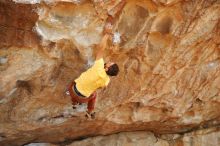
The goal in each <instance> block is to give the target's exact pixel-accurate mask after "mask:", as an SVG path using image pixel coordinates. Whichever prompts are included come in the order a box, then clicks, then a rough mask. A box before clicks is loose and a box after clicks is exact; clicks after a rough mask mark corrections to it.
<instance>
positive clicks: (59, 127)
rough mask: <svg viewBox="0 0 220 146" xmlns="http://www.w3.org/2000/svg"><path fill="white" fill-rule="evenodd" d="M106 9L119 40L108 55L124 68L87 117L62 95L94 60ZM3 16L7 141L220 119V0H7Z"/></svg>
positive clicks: (2, 129)
mask: <svg viewBox="0 0 220 146" xmlns="http://www.w3.org/2000/svg"><path fill="white" fill-rule="evenodd" d="M22 3H25V4H22ZM27 3H28V4H27ZM122 3H124V4H125V5H124V4H122ZM108 15H112V16H113V21H114V26H113V31H114V32H117V33H120V35H121V43H120V44H119V45H118V48H114V47H112V42H111V41H109V42H108V47H107V48H106V52H105V56H104V59H105V61H109V60H112V61H114V62H117V63H118V65H119V67H120V74H119V75H118V76H117V77H114V78H112V79H111V82H110V84H109V85H108V87H107V88H105V89H102V90H99V91H98V101H97V104H96V109H95V112H96V119H94V120H89V119H87V118H86V117H85V116H84V115H85V111H83V110H79V109H78V110H74V109H72V106H71V100H70V97H69V96H65V94H64V92H65V90H66V87H67V85H68V84H69V83H70V82H71V81H72V80H74V79H75V78H77V77H78V76H79V75H80V73H81V72H83V71H85V70H86V69H87V68H88V67H89V66H90V65H91V64H92V63H93V61H94V55H95V53H96V52H97V49H96V48H97V47H96V46H97V44H98V43H99V42H100V40H101V38H102V37H103V33H102V32H103V27H104V25H105V22H106V19H107V17H108ZM0 18H1V19H0V36H1V39H0V47H1V49H0V111H1V112H0V117H1V118H0V123H1V124H0V136H1V138H0V144H1V145H22V144H25V143H29V142H54V143H56V142H63V141H68V140H70V139H71V140H74V139H80V138H85V137H89V136H96V135H106V134H112V133H117V132H121V131H136V130H150V131H153V132H155V133H185V132H188V131H191V130H194V129H197V128H206V127H211V126H216V125H219V123H220V113H219V106H220V76H219V75H220V45H219V43H220V19H219V18H220V1H219V0H208V1H207V0H193V1H182V0H169V1H168V0H167V1H164V0H149V1H144V0H143V1H142V0H127V1H122V2H121V1H120V0H117V1H96V0H93V1H86V0H85V1H77V3H76V1H61V0H60V1H59V0H56V1H53V2H51V1H46V0H45V1H43V0H42V1H40V0H39V1H30V0H29V1H28V0H20V1H19V0H15V1H14V2H13V1H6V0H3V1H1V2H0Z"/></svg>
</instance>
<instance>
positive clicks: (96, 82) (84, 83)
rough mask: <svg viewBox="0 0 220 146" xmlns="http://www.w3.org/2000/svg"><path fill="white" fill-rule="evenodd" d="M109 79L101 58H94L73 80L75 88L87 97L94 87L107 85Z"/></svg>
mask: <svg viewBox="0 0 220 146" xmlns="http://www.w3.org/2000/svg"><path fill="white" fill-rule="evenodd" d="M109 81H110V79H109V76H108V75H107V74H106V72H105V69H104V60H103V58H101V59H99V60H96V61H95V63H94V65H93V66H92V67H91V68H89V69H88V70H87V71H85V72H83V73H82V74H81V75H80V76H79V77H78V78H77V79H76V80H75V82H76V88H77V90H78V91H79V92H80V93H81V94H82V95H84V96H86V97H89V96H90V95H91V94H92V93H93V92H94V91H95V90H96V89H98V88H100V87H105V86H107V85H108V83H109Z"/></svg>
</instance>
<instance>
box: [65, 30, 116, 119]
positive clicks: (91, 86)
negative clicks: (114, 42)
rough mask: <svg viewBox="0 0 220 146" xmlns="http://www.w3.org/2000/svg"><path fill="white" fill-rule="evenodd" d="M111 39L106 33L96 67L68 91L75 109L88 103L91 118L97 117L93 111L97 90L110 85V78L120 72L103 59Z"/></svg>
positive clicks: (100, 46) (99, 50)
mask: <svg viewBox="0 0 220 146" xmlns="http://www.w3.org/2000/svg"><path fill="white" fill-rule="evenodd" d="M109 37H110V34H109V33H106V34H105V35H104V37H103V38H102V40H101V42H100V44H99V45H98V52H97V54H96V60H95V62H94V65H93V66H92V67H91V68H89V69H88V70H86V71H85V72H83V73H82V74H81V75H80V76H79V77H78V78H77V79H75V80H74V81H73V82H72V83H71V84H70V85H69V87H68V89H67V92H68V94H69V95H70V96H71V99H72V104H73V108H74V107H75V105H77V104H81V103H88V104H87V116H89V117H91V118H94V116H95V115H94V112H93V110H94V107H95V101H96V90H97V89H99V88H102V87H106V86H107V85H108V84H109V81H110V77H111V76H116V75H117V74H118V72H119V67H118V65H117V64H116V63H114V62H107V63H105V62H104V59H103V54H104V50H105V49H106V47H107V41H108V39H109ZM75 108H76V107H75Z"/></svg>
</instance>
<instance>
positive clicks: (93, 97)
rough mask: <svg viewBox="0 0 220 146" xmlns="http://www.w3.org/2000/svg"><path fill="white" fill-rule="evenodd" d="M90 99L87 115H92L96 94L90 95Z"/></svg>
mask: <svg viewBox="0 0 220 146" xmlns="http://www.w3.org/2000/svg"><path fill="white" fill-rule="evenodd" d="M90 97H92V98H91V99H90V100H89V102H88V106H87V109H88V112H89V113H92V111H93V110H94V108H95V101H96V92H94V93H92V95H90Z"/></svg>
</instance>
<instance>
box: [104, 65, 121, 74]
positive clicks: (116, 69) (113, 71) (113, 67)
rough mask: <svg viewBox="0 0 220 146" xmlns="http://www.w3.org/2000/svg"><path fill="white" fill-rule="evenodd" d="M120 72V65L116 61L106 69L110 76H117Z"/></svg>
mask: <svg viewBox="0 0 220 146" xmlns="http://www.w3.org/2000/svg"><path fill="white" fill-rule="evenodd" d="M118 72H119V67H118V65H117V64H116V63H114V64H113V65H111V66H110V67H109V68H108V70H107V71H106V73H107V75H109V76H117V74H118Z"/></svg>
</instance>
